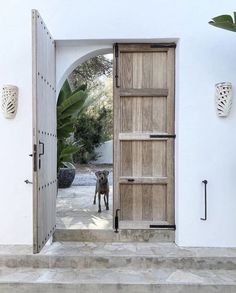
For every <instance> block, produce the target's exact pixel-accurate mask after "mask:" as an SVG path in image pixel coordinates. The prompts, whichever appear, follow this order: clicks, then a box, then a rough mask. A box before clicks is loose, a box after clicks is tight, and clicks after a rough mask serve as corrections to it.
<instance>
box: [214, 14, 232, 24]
mask: <svg viewBox="0 0 236 293" xmlns="http://www.w3.org/2000/svg"><path fill="white" fill-rule="evenodd" d="M212 20H213V21H214V22H218V23H219V22H221V23H222V22H228V23H234V21H233V18H232V16H231V15H228V14H223V15H219V16H216V17H214V18H212Z"/></svg>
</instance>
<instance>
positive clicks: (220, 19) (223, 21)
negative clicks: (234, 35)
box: [209, 12, 236, 32]
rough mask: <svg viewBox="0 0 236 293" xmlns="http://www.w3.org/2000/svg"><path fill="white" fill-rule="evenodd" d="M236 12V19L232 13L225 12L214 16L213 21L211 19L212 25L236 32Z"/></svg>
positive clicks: (235, 15) (235, 14)
mask: <svg viewBox="0 0 236 293" xmlns="http://www.w3.org/2000/svg"><path fill="white" fill-rule="evenodd" d="M235 22H236V12H234V19H233V18H232V16H231V15H228V14H223V15H219V16H216V17H214V18H212V21H209V24H210V25H213V26H215V27H218V28H222V29H225V30H228V31H233V32H236V23H235Z"/></svg>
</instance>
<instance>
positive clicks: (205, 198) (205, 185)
mask: <svg viewBox="0 0 236 293" xmlns="http://www.w3.org/2000/svg"><path fill="white" fill-rule="evenodd" d="M202 183H203V184H204V201H205V216H204V218H201V220H202V221H206V220H207V183H208V181H207V180H203V181H202Z"/></svg>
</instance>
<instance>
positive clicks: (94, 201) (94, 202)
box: [93, 188, 97, 204]
mask: <svg viewBox="0 0 236 293" xmlns="http://www.w3.org/2000/svg"><path fill="white" fill-rule="evenodd" d="M96 195H97V188H96V189H95V194H94V200H93V204H96Z"/></svg>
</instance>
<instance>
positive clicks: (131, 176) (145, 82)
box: [114, 44, 175, 229]
mask: <svg viewBox="0 0 236 293" xmlns="http://www.w3.org/2000/svg"><path fill="white" fill-rule="evenodd" d="M114 56H115V60H114V63H115V64H114V212H115V211H116V209H120V222H119V224H120V228H144V229H146V228H151V227H156V228H158V227H162V226H164V227H165V226H167V227H169V226H173V225H174V137H175V135H174V133H175V124H174V71H175V70H174V68H175V44H116V45H115V47H114Z"/></svg>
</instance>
